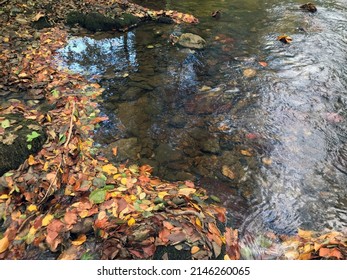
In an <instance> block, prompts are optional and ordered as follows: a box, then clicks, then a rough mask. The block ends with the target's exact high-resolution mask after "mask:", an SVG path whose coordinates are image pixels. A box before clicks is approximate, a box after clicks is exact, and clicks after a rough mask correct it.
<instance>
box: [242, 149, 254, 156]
mask: <svg viewBox="0 0 347 280" xmlns="http://www.w3.org/2000/svg"><path fill="white" fill-rule="evenodd" d="M241 154H242V155H244V156H247V157H251V156H252V154H251V152H250V151H248V150H241Z"/></svg>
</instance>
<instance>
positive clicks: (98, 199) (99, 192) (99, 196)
mask: <svg viewBox="0 0 347 280" xmlns="http://www.w3.org/2000/svg"><path fill="white" fill-rule="evenodd" d="M105 198H106V191H105V190H104V189H96V190H94V191H92V192H91V193H90V195H89V199H90V201H92V202H93V203H95V204H99V203H102V202H104V201H105Z"/></svg>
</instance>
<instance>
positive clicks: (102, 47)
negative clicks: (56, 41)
mask: <svg viewBox="0 0 347 280" xmlns="http://www.w3.org/2000/svg"><path fill="white" fill-rule="evenodd" d="M138 2H139V4H141V5H144V6H148V7H150V8H154V9H168V10H169V9H174V10H179V11H182V12H186V13H192V14H194V15H195V16H196V17H198V18H199V20H200V23H199V24H198V25H184V24H182V25H167V24H158V23H156V24H155V23H146V24H143V25H141V26H140V27H138V28H136V29H132V30H130V31H128V32H127V33H122V34H117V33H95V34H93V35H91V34H87V35H88V36H80V37H77V36H76V37H73V38H71V40H70V41H69V44H68V45H67V46H66V47H65V48H64V49H62V50H61V51H60V53H59V56H60V57H61V58H63V66H64V67H68V68H69V69H70V70H72V71H75V72H79V73H82V74H84V75H86V76H87V77H88V78H89V79H91V80H96V81H98V82H99V83H100V84H101V85H102V86H103V87H104V88H105V89H106V90H105V92H104V95H103V103H101V104H100V109H101V111H102V114H104V115H106V116H108V117H109V121H106V122H104V123H103V124H102V126H101V127H100V128H99V129H98V131H97V132H96V138H95V141H96V142H97V145H98V146H99V147H100V148H101V150H102V151H103V153H104V155H105V156H107V157H108V158H109V159H110V160H112V161H114V162H124V161H126V160H128V163H137V164H149V165H151V166H153V167H154V174H155V175H157V176H160V177H162V178H164V179H167V180H175V181H176V180H193V181H195V182H196V184H200V185H201V186H203V187H204V188H206V189H207V190H208V191H209V193H211V194H214V195H216V196H218V197H219V198H220V199H221V201H222V203H223V205H224V206H225V207H226V208H227V209H228V212H229V216H230V223H231V225H232V226H233V227H236V228H239V230H240V234H241V238H242V236H243V237H246V236H256V235H259V234H260V233H262V232H263V233H264V232H274V233H275V234H294V233H295V232H297V229H298V228H299V227H300V228H303V229H308V230H317V231H318V230H319V231H321V230H324V229H334V230H345V229H346V226H347V196H346V195H347V187H346V186H347V143H346V141H347V132H346V127H347V110H346V106H347V68H346V66H345V65H346V62H347V52H346V50H347V29H346V26H347V8H346V5H347V1H346V0H337V1H332V0H329V1H315V4H316V5H317V9H318V11H317V13H314V14H311V13H307V12H304V11H302V10H301V9H299V6H300V5H301V4H303V2H302V1H280V0H267V1H262V0H233V1H223V0H217V1H212V0H199V1H192V0H189V1H178V0H172V1H138ZM219 9H220V10H221V17H220V18H219V19H216V18H213V17H211V13H212V11H215V10H219ZM186 32H190V33H194V34H197V35H199V36H201V37H203V38H204V39H205V40H206V41H207V46H206V48H205V49H203V50H190V49H187V48H182V47H179V46H178V45H172V44H171V43H170V42H169V36H170V34H174V35H180V34H182V33H186ZM282 34H287V35H289V36H290V37H291V38H292V39H293V41H292V43H291V44H284V43H282V42H280V41H277V40H276V38H277V36H279V35H282ZM115 147H117V148H118V154H117V156H114V155H113V154H112V148H115Z"/></svg>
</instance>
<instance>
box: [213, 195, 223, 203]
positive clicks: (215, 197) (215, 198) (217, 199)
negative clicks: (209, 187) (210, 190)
mask: <svg viewBox="0 0 347 280" xmlns="http://www.w3.org/2000/svg"><path fill="white" fill-rule="evenodd" d="M210 198H211V199H212V200H214V201H215V202H218V203H220V202H221V201H220V198H219V197H217V196H215V195H210Z"/></svg>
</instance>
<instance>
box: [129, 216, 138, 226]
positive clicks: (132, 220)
mask: <svg viewBox="0 0 347 280" xmlns="http://www.w3.org/2000/svg"><path fill="white" fill-rule="evenodd" d="M135 223H136V220H135V219H134V218H133V217H131V218H130V219H129V220H128V226H129V227H131V226H132V225H134V224H135Z"/></svg>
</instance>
